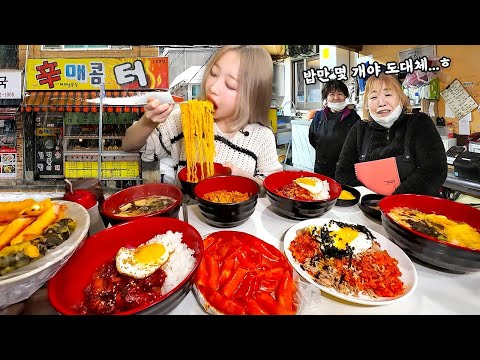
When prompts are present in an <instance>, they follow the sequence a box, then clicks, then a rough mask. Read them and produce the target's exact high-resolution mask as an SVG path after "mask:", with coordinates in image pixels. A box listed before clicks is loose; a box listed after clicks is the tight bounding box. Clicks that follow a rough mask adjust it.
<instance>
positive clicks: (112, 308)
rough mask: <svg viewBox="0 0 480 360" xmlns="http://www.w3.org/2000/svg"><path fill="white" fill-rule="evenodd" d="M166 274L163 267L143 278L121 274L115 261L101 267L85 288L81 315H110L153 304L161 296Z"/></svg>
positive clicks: (80, 307)
mask: <svg viewBox="0 0 480 360" xmlns="http://www.w3.org/2000/svg"><path fill="white" fill-rule="evenodd" d="M165 278H166V273H165V271H163V270H162V269H161V268H159V269H158V270H157V271H155V272H154V273H153V274H152V275H150V276H147V277H146V278H144V279H135V278H133V277H130V276H126V275H123V274H120V273H119V272H118V270H117V268H116V266H115V259H113V260H112V261H110V262H108V263H107V264H104V265H102V266H100V267H99V268H98V269H97V270H96V271H95V273H94V274H93V275H92V280H91V281H90V283H89V284H88V285H87V286H86V287H85V289H84V291H83V293H84V295H85V300H84V301H83V302H82V304H81V305H80V306H79V309H80V311H81V312H82V314H99V315H108V314H115V313H118V312H121V311H127V310H130V309H133V308H138V307H142V306H144V305H145V304H148V303H152V302H154V301H155V300H157V299H159V298H160V297H161V296H162V292H161V288H162V285H163V283H164V282H165Z"/></svg>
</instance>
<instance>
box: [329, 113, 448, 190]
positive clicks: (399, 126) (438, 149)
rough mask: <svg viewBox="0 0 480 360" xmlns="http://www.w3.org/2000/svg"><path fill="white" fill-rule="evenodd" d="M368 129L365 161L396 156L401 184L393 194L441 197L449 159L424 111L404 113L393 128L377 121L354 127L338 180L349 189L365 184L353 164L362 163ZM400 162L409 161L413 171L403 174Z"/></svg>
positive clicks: (336, 176) (341, 163) (347, 143)
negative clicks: (407, 157)
mask: <svg viewBox="0 0 480 360" xmlns="http://www.w3.org/2000/svg"><path fill="white" fill-rule="evenodd" d="M367 127H370V144H369V146H368V148H367V151H366V158H365V161H372V160H380V159H385V158H388V157H397V164H398V166H399V174H400V181H401V183H400V185H399V186H398V187H397V189H396V190H395V191H394V194H402V193H403V194H405V193H411V194H420V195H432V196H438V195H439V190H440V187H441V186H442V185H443V183H444V181H445V179H446V177H447V157H446V154H445V149H444V147H443V143H442V139H441V137H440V134H439V133H438V131H437V129H436V127H435V125H434V123H433V121H432V119H431V118H430V117H429V116H428V115H427V114H425V113H422V112H419V113H416V114H405V113H402V114H401V115H400V117H399V118H398V119H397V121H395V123H394V124H393V125H392V126H391V128H390V129H388V128H385V127H383V126H381V125H379V124H377V123H376V122H375V121H370V122H365V121H359V122H358V123H357V124H355V125H354V126H353V127H352V130H351V131H350V133H349V134H348V136H347V139H346V141H345V145H344V147H343V149H342V152H341V154H340V159H339V162H338V166H337V170H336V173H335V180H336V181H338V182H339V183H341V184H345V185H350V186H360V185H363V184H362V183H361V182H360V181H359V180H358V179H357V177H356V175H355V168H354V164H355V163H357V162H359V161H360V155H361V152H362V144H363V141H364V134H365V131H366V129H367ZM407 129H408V132H407ZM405 149H407V152H409V153H410V154H409V155H410V156H409V159H405V158H406V156H405V155H404V153H405ZM402 155H404V156H403V157H402ZM399 159H402V160H401V161H409V162H410V163H411V164H412V166H411V169H409V171H407V172H402V169H401V164H399Z"/></svg>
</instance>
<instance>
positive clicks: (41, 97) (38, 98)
mask: <svg viewBox="0 0 480 360" xmlns="http://www.w3.org/2000/svg"><path fill="white" fill-rule="evenodd" d="M138 94H145V92H144V91H143V92H139V91H129V90H124V91H105V96H106V97H113V98H115V97H129V96H135V95H138ZM99 96H100V92H99V91H29V92H26V93H25V96H24V98H23V102H22V104H21V111H22V112H47V111H57V112H98V111H99V108H100V105H99V104H94V103H91V102H88V101H87V100H88V99H95V98H98V97H99ZM103 111H106V112H140V113H143V112H144V109H143V106H106V105H104V107H103Z"/></svg>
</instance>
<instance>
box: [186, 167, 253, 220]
mask: <svg viewBox="0 0 480 360" xmlns="http://www.w3.org/2000/svg"><path fill="white" fill-rule="evenodd" d="M193 192H194V194H195V197H196V199H197V201H198V207H199V208H200V212H201V213H202V215H203V217H204V219H205V222H206V223H207V224H209V225H212V226H215V227H221V228H228V227H234V226H239V225H241V224H243V223H244V222H246V221H247V220H248V218H249V217H250V216H251V215H252V214H253V212H254V211H255V206H256V205H257V199H258V194H259V193H260V186H259V185H258V184H257V183H256V182H255V181H254V180H252V179H249V178H246V177H243V176H236V175H224V176H214V177H211V178H207V179H204V180H202V181H200V182H199V183H198V185H197V186H195V189H194V190H193Z"/></svg>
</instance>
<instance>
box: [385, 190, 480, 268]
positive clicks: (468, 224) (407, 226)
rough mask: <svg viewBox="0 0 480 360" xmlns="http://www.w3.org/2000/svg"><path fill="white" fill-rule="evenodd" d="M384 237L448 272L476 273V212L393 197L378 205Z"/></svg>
mask: <svg viewBox="0 0 480 360" xmlns="http://www.w3.org/2000/svg"><path fill="white" fill-rule="evenodd" d="M379 206H380V210H381V212H382V215H381V218H382V225H383V227H384V228H385V230H386V232H387V234H388V237H389V238H390V239H391V240H392V241H393V242H394V243H396V244H397V245H398V246H399V247H400V248H401V249H402V250H403V251H405V252H406V253H407V254H408V255H411V256H413V257H414V258H416V259H419V260H421V261H423V262H424V263H426V264H429V265H433V266H434V267H437V268H440V269H443V270H450V271H452V272H461V273H465V272H475V271H480V211H478V210H477V209H475V208H473V207H471V206H468V205H465V204H461V203H457V202H455V201H452V200H447V199H443V198H437V197H433V196H426V195H414V194H395V195H390V196H387V197H385V198H384V199H382V200H381V201H380V203H379Z"/></svg>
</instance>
